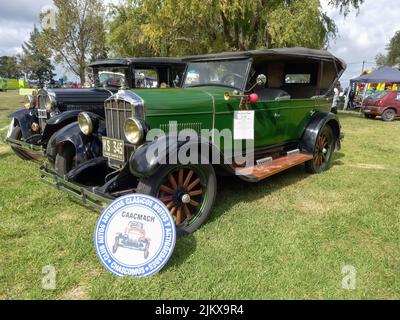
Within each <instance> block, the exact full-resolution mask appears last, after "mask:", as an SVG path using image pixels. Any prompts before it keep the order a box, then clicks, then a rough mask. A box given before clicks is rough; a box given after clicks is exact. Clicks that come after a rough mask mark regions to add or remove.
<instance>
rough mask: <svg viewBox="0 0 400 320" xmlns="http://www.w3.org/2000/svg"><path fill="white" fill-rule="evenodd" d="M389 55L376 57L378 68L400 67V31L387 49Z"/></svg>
mask: <svg viewBox="0 0 400 320" xmlns="http://www.w3.org/2000/svg"><path fill="white" fill-rule="evenodd" d="M386 50H387V51H388V53H387V55H384V54H381V53H380V54H378V55H377V56H376V57H375V61H376V65H377V66H378V67H384V66H389V67H393V66H397V67H400V31H397V32H396V33H395V35H394V36H393V38H392V39H391V40H390V42H389V44H388V45H387V47H386Z"/></svg>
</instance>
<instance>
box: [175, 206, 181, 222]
mask: <svg viewBox="0 0 400 320" xmlns="http://www.w3.org/2000/svg"><path fill="white" fill-rule="evenodd" d="M181 223H182V207H179V208H178V213H177V214H176V224H177V225H178V226H179V225H180V224H181Z"/></svg>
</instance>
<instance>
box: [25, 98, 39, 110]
mask: <svg viewBox="0 0 400 320" xmlns="http://www.w3.org/2000/svg"><path fill="white" fill-rule="evenodd" d="M24 106H25V108H27V109H32V108H34V107H35V106H36V99H35V97H34V96H32V95H27V96H25V98H24Z"/></svg>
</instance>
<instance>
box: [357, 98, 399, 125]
mask: <svg viewBox="0 0 400 320" xmlns="http://www.w3.org/2000/svg"><path fill="white" fill-rule="evenodd" d="M361 112H362V113H364V116H365V117H366V118H369V119H375V118H376V117H377V116H380V117H382V120H383V121H393V120H394V119H395V118H396V117H400V91H382V92H378V93H374V94H372V95H370V96H369V97H367V98H366V99H365V100H364V104H363V106H362V107H361Z"/></svg>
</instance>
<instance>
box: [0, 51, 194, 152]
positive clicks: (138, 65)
mask: <svg viewBox="0 0 400 320" xmlns="http://www.w3.org/2000/svg"><path fill="white" fill-rule="evenodd" d="M185 66H186V64H185V63H183V62H182V61H181V60H179V59H173V58H131V59H112V60H102V61H96V62H94V63H92V64H91V65H90V66H89V67H90V70H91V72H90V73H91V80H92V85H91V86H92V87H91V88H86V89H42V90H40V91H39V92H38V94H37V96H35V97H33V96H29V97H28V100H29V103H28V105H27V108H24V109H21V110H19V111H17V112H15V113H13V114H11V115H10V118H11V123H10V130H9V134H8V136H7V138H6V142H7V143H8V144H10V145H11V147H12V149H13V150H14V152H15V153H16V155H17V156H19V157H20V158H21V159H23V160H32V159H38V158H41V157H42V156H43V154H45V153H46V152H47V146H48V142H49V140H50V139H51V138H52V136H53V135H54V134H55V133H56V132H58V131H59V130H60V129H62V128H65V127H67V126H68V125H70V124H72V123H74V122H76V121H77V117H78V115H79V114H80V113H81V112H83V111H86V112H90V113H91V114H93V115H94V116H96V117H98V119H102V118H104V101H105V100H106V99H108V98H109V97H110V96H112V95H113V94H114V93H116V92H117V91H118V90H119V89H121V88H124V87H126V88H143V87H145V88H149V87H151V88H153V87H175V86H180V83H179V82H180V80H179V79H182V76H183V73H184V71H185ZM71 143H74V141H71ZM79 147H80V148H84V146H83V145H80V146H79ZM86 147H88V146H85V148H86Z"/></svg>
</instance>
